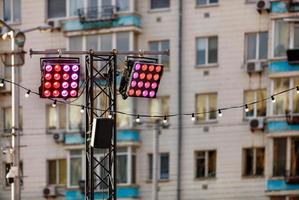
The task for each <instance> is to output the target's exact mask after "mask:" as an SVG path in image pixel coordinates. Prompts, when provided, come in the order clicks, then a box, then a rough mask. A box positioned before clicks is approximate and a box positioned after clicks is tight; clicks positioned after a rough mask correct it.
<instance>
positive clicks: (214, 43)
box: [208, 37, 218, 64]
mask: <svg viewBox="0 0 299 200" xmlns="http://www.w3.org/2000/svg"><path fill="white" fill-rule="evenodd" d="M208 43H209V44H208V47H209V53H208V63H209V64H211V63H217V57H218V55H217V54H218V38H217V37H210V38H209V40H208Z"/></svg>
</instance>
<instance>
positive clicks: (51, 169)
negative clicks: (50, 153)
mask: <svg viewBox="0 0 299 200" xmlns="http://www.w3.org/2000/svg"><path fill="white" fill-rule="evenodd" d="M56 172H57V169H56V160H49V161H48V181H49V184H53V185H55V184H57V182H56Z"/></svg>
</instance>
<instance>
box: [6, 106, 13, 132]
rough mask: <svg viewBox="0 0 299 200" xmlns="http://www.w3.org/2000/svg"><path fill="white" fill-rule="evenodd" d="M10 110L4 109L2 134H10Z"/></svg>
mask: <svg viewBox="0 0 299 200" xmlns="http://www.w3.org/2000/svg"><path fill="white" fill-rule="evenodd" d="M11 120H12V110H11V107H10V108H4V132H10V131H11V126H12V121H11Z"/></svg>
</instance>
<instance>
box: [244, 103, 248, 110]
mask: <svg viewBox="0 0 299 200" xmlns="http://www.w3.org/2000/svg"><path fill="white" fill-rule="evenodd" d="M244 110H245V112H249V108H248V105H247V104H245V109H244Z"/></svg>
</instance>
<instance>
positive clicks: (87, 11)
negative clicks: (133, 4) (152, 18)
mask: <svg viewBox="0 0 299 200" xmlns="http://www.w3.org/2000/svg"><path fill="white" fill-rule="evenodd" d="M124 26H134V27H138V28H140V27H141V17H140V16H139V15H137V14H135V13H133V12H128V13H126V14H121V15H120V14H118V12H117V8H116V7H115V6H104V7H100V8H97V7H92V8H82V9H78V18H77V19H73V20H66V21H64V22H63V23H62V30H63V31H65V32H68V31H81V30H91V29H103V28H114V27H124Z"/></svg>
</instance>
